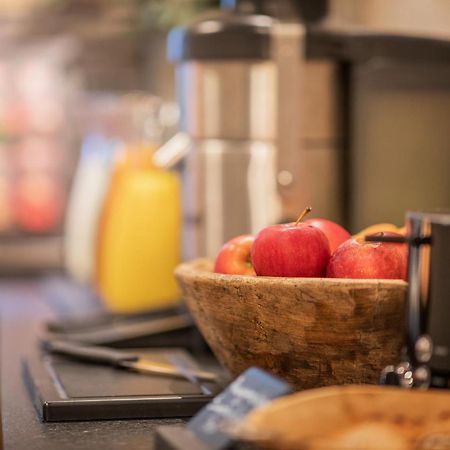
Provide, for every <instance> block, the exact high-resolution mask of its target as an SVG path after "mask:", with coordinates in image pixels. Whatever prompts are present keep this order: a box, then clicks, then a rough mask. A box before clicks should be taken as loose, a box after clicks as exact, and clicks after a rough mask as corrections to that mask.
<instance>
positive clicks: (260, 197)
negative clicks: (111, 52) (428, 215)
mask: <svg viewBox="0 0 450 450" xmlns="http://www.w3.org/2000/svg"><path fill="white" fill-rule="evenodd" d="M327 7H328V3H327V1H326V0H278V1H271V0H259V1H256V0H254V1H249V0H235V1H233V0H224V1H222V9H221V10H220V11H217V12H214V13H209V14H207V15H205V16H203V17H201V18H200V19H199V20H197V21H195V22H193V23H191V24H190V25H188V26H184V27H179V28H176V29H174V30H172V31H171V33H170V35H169V39H168V56H169V59H170V60H171V61H172V62H173V63H174V64H175V65H176V74H177V88H178V101H179V105H180V109H181V123H180V129H181V134H180V135H179V136H177V138H176V142H177V143H178V144H180V142H182V145H181V150H180V151H179V153H180V154H182V155H183V162H182V164H181V167H182V168H181V173H182V178H183V196H184V198H183V205H184V245H185V249H184V256H185V258H188V259H190V258H193V257H196V256H209V257H213V256H215V254H216V253H217V251H218V249H219V247H220V246H221V245H222V244H223V243H224V242H225V241H226V240H228V239H230V238H231V237H234V236H236V235H238V234H243V233H254V232H257V231H258V230H260V229H261V228H263V227H264V226H266V225H268V224H272V223H275V222H279V221H289V220H292V219H295V218H296V216H297V215H298V212H299V211H301V210H302V209H303V208H304V207H305V206H306V205H312V207H313V214H314V215H316V216H321V217H325V218H328V219H330V220H334V221H337V222H339V223H341V224H343V225H344V226H347V227H348V228H349V229H350V231H357V230H359V229H361V228H363V227H364V226H367V225H370V224H373V223H377V222H387V221H391V222H394V223H398V224H400V223H401V222H402V221H403V215H404V211H405V210H407V209H420V208H424V207H439V206H441V207H442V206H448V205H450V177H448V176H447V172H448V167H449V166H450V153H449V152H448V148H447V146H448V142H449V141H450V134H449V133H450V127H448V126H447V125H446V124H445V123H444V122H445V120H444V118H445V117H449V116H450V81H449V80H450V41H448V40H445V39H440V38H430V37H426V38H425V37H417V36H411V35H394V34H387V33H384V32H383V33H381V32H368V31H364V30H362V29H361V28H356V29H355V28H342V27H341V28H336V27H332V26H330V25H329V24H328V23H327V11H328V8H327ZM172 150H173V149H172ZM175 160H177V158H175Z"/></svg>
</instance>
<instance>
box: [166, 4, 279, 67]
mask: <svg viewBox="0 0 450 450" xmlns="http://www.w3.org/2000/svg"><path fill="white" fill-rule="evenodd" d="M273 23H274V19H273V18H271V17H269V16H265V15H258V14H242V13H235V12H233V11H221V12H219V13H216V14H215V15H210V16H209V17H206V18H203V19H200V20H198V21H196V22H194V23H192V24H191V25H189V26H185V27H177V28H174V29H173V30H172V31H171V32H170V33H169V38H168V58H169V60H171V61H174V62H178V61H184V60H192V59H196V60H198V59H210V60H211V59H214V60H220V59H269V58H270V30H271V27H272V25H273Z"/></svg>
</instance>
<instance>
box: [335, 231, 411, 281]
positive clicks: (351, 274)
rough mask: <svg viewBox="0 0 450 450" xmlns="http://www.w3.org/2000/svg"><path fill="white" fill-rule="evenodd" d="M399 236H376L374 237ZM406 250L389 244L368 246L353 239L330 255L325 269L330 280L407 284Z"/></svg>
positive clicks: (374, 243)
mask: <svg viewBox="0 0 450 450" xmlns="http://www.w3.org/2000/svg"><path fill="white" fill-rule="evenodd" d="M377 235H380V236H382V235H385V236H402V235H401V234H399V233H391V232H385V233H376V234H374V235H373V236H377ZM406 271H407V246H406V245H405V244H393V243H388V242H367V241H365V239H364V238H356V239H355V238H352V239H349V240H347V241H345V242H344V243H343V244H341V245H340V246H339V247H338V248H337V250H336V251H335V252H334V254H333V255H332V257H331V259H330V262H329V264H328V269H327V277H330V278H380V279H402V280H406Z"/></svg>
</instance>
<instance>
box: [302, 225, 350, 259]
mask: <svg viewBox="0 0 450 450" xmlns="http://www.w3.org/2000/svg"><path fill="white" fill-rule="evenodd" d="M305 223H306V224H308V225H312V226H313V227H316V228H319V230H322V231H323V232H324V233H325V235H326V237H327V238H328V242H329V243H330V251H331V254H333V253H334V251H335V250H336V249H337V248H338V247H339V246H340V245H341V244H342V243H343V242H345V241H346V240H347V239H350V238H351V234H350V233H349V232H348V231H347V230H346V229H345V228H343V227H341V226H340V225H339V224H337V223H336V222H332V221H331V220H327V219H308V220H305Z"/></svg>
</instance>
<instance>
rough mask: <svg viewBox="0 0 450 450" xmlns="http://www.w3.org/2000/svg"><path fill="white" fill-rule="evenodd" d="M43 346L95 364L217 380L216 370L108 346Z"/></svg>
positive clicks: (63, 343) (53, 342) (58, 342)
mask: <svg viewBox="0 0 450 450" xmlns="http://www.w3.org/2000/svg"><path fill="white" fill-rule="evenodd" d="M42 347H43V348H44V349H45V350H47V351H48V352H51V353H57V354H60V355H65V356H69V357H72V358H75V359H78V360H81V361H86V362H91V363H95V364H105V365H110V366H114V367H117V368H121V369H125V370H131V371H134V372H139V373H143V374H151V375H166V376H171V377H176V378H185V379H188V380H189V377H193V378H196V379H198V380H204V381H215V380H216V379H217V376H218V375H217V374H215V373H214V372H209V371H206V370H199V369H191V368H189V369H186V370H185V369H183V370H180V369H179V368H178V367H177V366H176V365H175V364H170V363H164V362H160V361H155V360H151V359H148V358H145V357H141V356H139V355H137V354H135V353H132V352H126V351H123V350H114V349H111V348H108V347H101V346H93V345H83V344H78V343H75V342H68V341H61V340H46V341H42ZM187 372H189V374H188V373H187ZM191 379H192V378H191Z"/></svg>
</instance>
